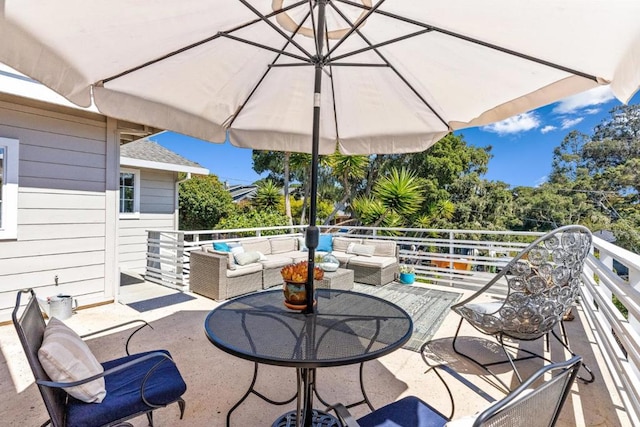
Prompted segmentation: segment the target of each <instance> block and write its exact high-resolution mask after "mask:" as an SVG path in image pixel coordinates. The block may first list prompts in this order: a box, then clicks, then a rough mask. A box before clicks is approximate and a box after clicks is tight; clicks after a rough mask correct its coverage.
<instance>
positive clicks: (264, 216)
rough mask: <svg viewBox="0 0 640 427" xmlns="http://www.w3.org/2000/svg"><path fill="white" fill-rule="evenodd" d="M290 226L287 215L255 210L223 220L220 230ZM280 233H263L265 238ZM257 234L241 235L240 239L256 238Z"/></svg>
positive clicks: (219, 226)
mask: <svg viewBox="0 0 640 427" xmlns="http://www.w3.org/2000/svg"><path fill="white" fill-rule="evenodd" d="M287 224H289V218H287V217H286V215H283V214H281V213H280V212H276V211H268V210H259V209H253V210H251V211H249V212H244V213H242V214H239V215H233V216H230V217H228V218H224V219H222V220H221V221H220V222H219V223H218V227H217V228H218V229H227V230H230V229H237V228H256V227H275V226H284V225H287ZM280 233H281V232H280V231H277V230H273V231H263V232H262V235H263V236H270V235H275V234H280ZM254 235H255V233H253V232H247V233H240V234H239V236H240V237H246V236H254Z"/></svg>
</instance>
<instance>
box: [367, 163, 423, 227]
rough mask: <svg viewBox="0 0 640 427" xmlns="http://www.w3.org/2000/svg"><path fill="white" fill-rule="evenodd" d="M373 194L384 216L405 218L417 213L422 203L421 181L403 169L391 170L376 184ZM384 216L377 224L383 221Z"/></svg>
mask: <svg viewBox="0 0 640 427" xmlns="http://www.w3.org/2000/svg"><path fill="white" fill-rule="evenodd" d="M373 194H374V196H375V197H376V198H377V199H378V200H380V202H381V203H382V205H383V206H384V207H385V209H386V213H385V215H384V216H387V215H391V214H392V213H393V214H397V215H399V216H400V217H402V218H407V217H409V216H411V215H413V214H414V213H416V212H418V210H419V209H420V207H421V206H422V202H423V201H424V190H423V185H422V182H421V179H420V178H418V177H417V176H416V175H415V174H414V173H413V172H411V171H409V170H407V169H405V168H402V169H397V168H393V169H391V170H390V171H389V173H388V174H387V175H386V176H383V177H382V178H380V179H379V180H378V181H377V182H376V184H375V186H374V188H373ZM384 216H383V217H382V218H381V219H379V221H378V223H380V222H381V221H382V220H383V219H384Z"/></svg>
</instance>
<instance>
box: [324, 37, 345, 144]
mask: <svg viewBox="0 0 640 427" xmlns="http://www.w3.org/2000/svg"><path fill="white" fill-rule="evenodd" d="M325 28H326V26H325ZM324 36H325V43H326V46H327V49H329V42H330V40H329V33H328V32H327V31H325V32H324ZM332 50H333V49H329V53H327V58H328V59H329V60H330V58H329V55H330V54H331V51H332ZM319 55H320V53H319ZM328 66H329V70H328V71H327V70H326V69H325V68H324V67H323V70H324V71H327V73H326V74H327V76H328V77H329V79H330V80H331V99H332V100H333V123H335V126H336V128H335V131H336V147H335V150H336V151H338V141H340V131H339V130H338V112H337V111H336V105H337V102H336V87H335V84H334V80H333V70H331V65H330V64H328Z"/></svg>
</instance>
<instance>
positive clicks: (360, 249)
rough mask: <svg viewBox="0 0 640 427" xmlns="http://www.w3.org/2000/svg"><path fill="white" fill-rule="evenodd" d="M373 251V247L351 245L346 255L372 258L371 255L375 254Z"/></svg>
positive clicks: (374, 248) (357, 244)
mask: <svg viewBox="0 0 640 427" xmlns="http://www.w3.org/2000/svg"><path fill="white" fill-rule="evenodd" d="M352 245H353V246H352ZM375 250H376V247H375V246H371V245H361V244H359V243H352V244H350V245H349V247H348V248H347V253H348V254H354V255H362V256H373V253H374V252H375Z"/></svg>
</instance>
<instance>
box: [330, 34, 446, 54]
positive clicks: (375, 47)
mask: <svg viewBox="0 0 640 427" xmlns="http://www.w3.org/2000/svg"><path fill="white" fill-rule="evenodd" d="M431 31H433V30H432V29H430V28H424V29H422V30H420V31H416V32H415V33H411V34H406V35H404V36H401V37H396V38H394V39H390V40H387V41H384V42H380V43H377V44H372V45H369V46H368V47H363V48H362V49H357V50H353V51H351V52H349V53H345V54H342V55H338V56H335V57H333V58H332V59H331V61H337V60H339V59H343V58H347V57H349V56H353V55H357V54H359V53H363V52H367V51H369V50H372V49H377V48H379V47H382V46H386V45H388V44H392V43H397V42H400V41H403V40H406V39H409V38H411V37H416V36H420V35H422V34H425V33H429V32H431Z"/></svg>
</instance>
